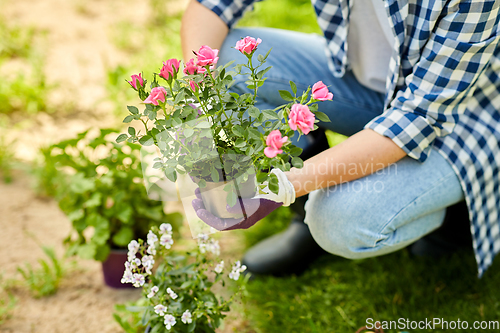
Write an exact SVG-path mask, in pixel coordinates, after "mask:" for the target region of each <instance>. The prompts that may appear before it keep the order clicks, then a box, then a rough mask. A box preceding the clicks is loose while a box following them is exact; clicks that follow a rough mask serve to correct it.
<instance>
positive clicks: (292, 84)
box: [290, 81, 297, 95]
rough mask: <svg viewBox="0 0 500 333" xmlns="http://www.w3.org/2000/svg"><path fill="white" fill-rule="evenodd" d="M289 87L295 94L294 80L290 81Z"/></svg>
mask: <svg viewBox="0 0 500 333" xmlns="http://www.w3.org/2000/svg"><path fill="white" fill-rule="evenodd" d="M290 88H292V92H293V94H294V95H297V86H296V85H295V82H293V81H290Z"/></svg>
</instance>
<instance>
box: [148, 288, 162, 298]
mask: <svg viewBox="0 0 500 333" xmlns="http://www.w3.org/2000/svg"><path fill="white" fill-rule="evenodd" d="M158 290H160V289H159V288H158V286H154V287H153V288H151V291H150V292H149V294H148V298H153V297H154V296H155V295H156V293H157V292H158Z"/></svg>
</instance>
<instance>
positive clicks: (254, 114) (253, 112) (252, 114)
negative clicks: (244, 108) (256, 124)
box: [248, 106, 260, 118]
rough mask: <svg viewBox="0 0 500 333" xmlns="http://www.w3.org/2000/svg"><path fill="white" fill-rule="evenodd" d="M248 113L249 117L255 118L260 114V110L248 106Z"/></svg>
mask: <svg viewBox="0 0 500 333" xmlns="http://www.w3.org/2000/svg"><path fill="white" fill-rule="evenodd" d="M248 114H249V115H250V117H254V118H257V117H259V115H260V110H259V109H258V108H256V107H255V106H250V107H249V108H248Z"/></svg>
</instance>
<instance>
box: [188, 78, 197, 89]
mask: <svg viewBox="0 0 500 333" xmlns="http://www.w3.org/2000/svg"><path fill="white" fill-rule="evenodd" d="M189 86H190V87H191V90H192V91H198V88H199V87H198V85H197V84H196V82H194V81H193V80H191V81H189Z"/></svg>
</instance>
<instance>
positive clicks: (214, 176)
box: [211, 168, 219, 183]
mask: <svg viewBox="0 0 500 333" xmlns="http://www.w3.org/2000/svg"><path fill="white" fill-rule="evenodd" d="M211 177H212V180H213V181H214V183H217V182H219V172H218V171H217V169H215V168H212V172H211Z"/></svg>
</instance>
